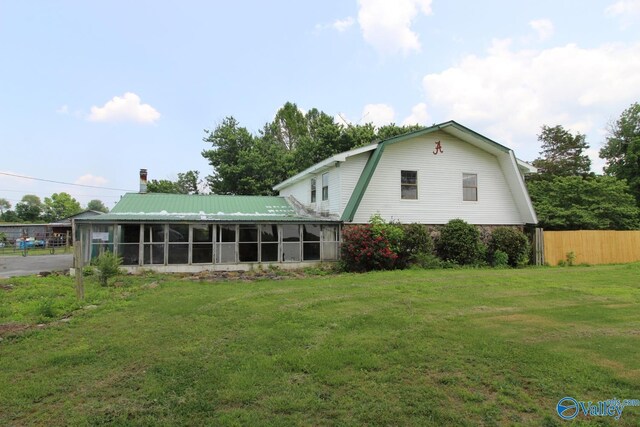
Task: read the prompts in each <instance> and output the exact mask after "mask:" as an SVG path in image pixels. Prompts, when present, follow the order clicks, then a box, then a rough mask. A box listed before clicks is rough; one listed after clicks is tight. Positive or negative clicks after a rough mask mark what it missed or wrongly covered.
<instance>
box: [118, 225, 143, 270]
mask: <svg viewBox="0 0 640 427" xmlns="http://www.w3.org/2000/svg"><path fill="white" fill-rule="evenodd" d="M117 233H118V255H119V256H121V257H122V265H138V263H139V259H140V246H139V244H140V225H139V224H122V225H118V227H117Z"/></svg>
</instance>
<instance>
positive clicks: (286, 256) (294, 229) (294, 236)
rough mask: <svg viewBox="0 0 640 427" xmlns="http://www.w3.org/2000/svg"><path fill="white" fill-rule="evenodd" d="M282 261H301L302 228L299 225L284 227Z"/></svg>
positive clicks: (286, 225) (285, 225)
mask: <svg viewBox="0 0 640 427" xmlns="http://www.w3.org/2000/svg"><path fill="white" fill-rule="evenodd" d="M282 260H283V261H300V226H298V225H297V224H284V225H283V226H282Z"/></svg>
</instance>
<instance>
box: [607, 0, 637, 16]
mask: <svg viewBox="0 0 640 427" xmlns="http://www.w3.org/2000/svg"><path fill="white" fill-rule="evenodd" d="M605 12H606V13H607V15H611V16H619V15H627V14H640V0H620V1H618V2H615V3H613V4H610V5H609V6H607V8H606V9H605Z"/></svg>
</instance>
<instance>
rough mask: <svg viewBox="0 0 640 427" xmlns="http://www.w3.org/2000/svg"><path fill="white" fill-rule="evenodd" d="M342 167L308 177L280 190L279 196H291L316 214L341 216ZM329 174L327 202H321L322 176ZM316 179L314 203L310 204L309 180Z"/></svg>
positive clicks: (333, 167)
mask: <svg viewBox="0 0 640 427" xmlns="http://www.w3.org/2000/svg"><path fill="white" fill-rule="evenodd" d="M341 170H342V167H335V166H332V167H330V168H328V169H326V170H324V171H322V172H320V173H318V174H314V175H309V176H308V177H306V178H305V179H303V180H301V181H299V182H297V183H295V184H292V185H290V186H288V187H285V188H283V189H282V190H280V195H281V196H285V197H286V196H293V197H295V198H296V200H298V201H299V202H300V203H302V204H303V205H304V206H305V207H306V208H308V209H312V210H314V211H316V212H318V213H320V212H327V213H330V214H334V215H340V214H342V211H341V210H340V202H341V200H342V198H341V187H340V172H341ZM325 173H328V174H329V200H324V201H323V200H322V175H323V174H325ZM314 177H315V178H316V203H311V178H314Z"/></svg>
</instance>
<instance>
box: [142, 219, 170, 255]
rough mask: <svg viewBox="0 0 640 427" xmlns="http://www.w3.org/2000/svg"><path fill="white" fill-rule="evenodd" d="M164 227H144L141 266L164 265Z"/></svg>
mask: <svg viewBox="0 0 640 427" xmlns="http://www.w3.org/2000/svg"><path fill="white" fill-rule="evenodd" d="M164 237H165V232H164V225H162V224H146V225H145V226H144V258H143V260H142V263H143V264H164Z"/></svg>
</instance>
